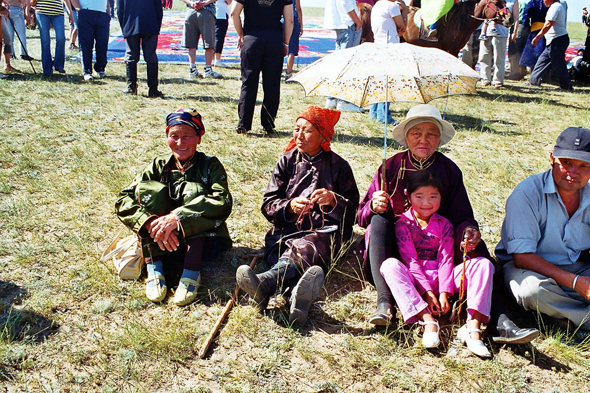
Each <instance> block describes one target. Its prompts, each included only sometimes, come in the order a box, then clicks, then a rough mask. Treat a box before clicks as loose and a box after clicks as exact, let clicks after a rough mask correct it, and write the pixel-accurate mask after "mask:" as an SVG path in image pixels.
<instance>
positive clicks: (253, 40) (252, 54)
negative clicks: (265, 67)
mask: <svg viewBox="0 0 590 393" xmlns="http://www.w3.org/2000/svg"><path fill="white" fill-rule="evenodd" d="M261 40H263V38H261V37H260V38H259V37H257V36H254V35H245V36H244V39H243V43H242V50H241V59H242V61H241V65H240V68H241V72H242V87H241V90H240V101H239V102H238V116H239V121H238V126H237V129H239V130H243V131H250V130H251V129H252V118H253V117H254V106H255V105H256V95H257V94H258V79H259V77H260V70H261V69H262V63H263V62H264V56H263V55H264V52H263V46H264V45H263V43H261V42H260V41H261Z"/></svg>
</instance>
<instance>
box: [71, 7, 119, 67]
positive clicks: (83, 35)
mask: <svg viewBox="0 0 590 393" xmlns="http://www.w3.org/2000/svg"><path fill="white" fill-rule="evenodd" d="M110 24H111V17H110V16H109V14H107V13H106V12H100V11H91V10H84V9H82V10H80V12H79V13H78V41H79V42H80V50H81V51H82V71H83V72H84V74H90V75H92V49H93V48H94V43H95V42H96V62H95V63H94V70H95V71H96V72H101V71H104V69H105V67H106V65H107V50H108V46H109V29H110Z"/></svg>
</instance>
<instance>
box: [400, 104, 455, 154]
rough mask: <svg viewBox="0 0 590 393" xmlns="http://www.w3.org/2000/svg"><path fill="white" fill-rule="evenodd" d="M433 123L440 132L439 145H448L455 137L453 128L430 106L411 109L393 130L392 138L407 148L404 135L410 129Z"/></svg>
mask: <svg viewBox="0 0 590 393" xmlns="http://www.w3.org/2000/svg"><path fill="white" fill-rule="evenodd" d="M425 122H428V123H434V124H436V126H437V127H438V129H439V130H440V145H439V146H442V145H444V144H445V143H448V142H449V141H450V140H451V139H453V136H455V127H453V126H452V125H451V123H449V122H448V121H446V120H443V119H442V116H441V115H440V112H439V110H438V109H436V107H434V106H432V105H430V104H420V105H416V106H415V107H413V108H411V109H410V110H409V111H408V113H407V114H406V118H405V119H404V121H402V122H401V123H399V124H398V125H397V126H395V128H394V129H393V138H394V139H395V140H396V141H397V143H399V144H400V145H402V146H405V147H407V146H408V144H407V142H406V134H407V133H408V131H409V130H410V128H412V127H414V126H415V125H416V124H420V123H425Z"/></svg>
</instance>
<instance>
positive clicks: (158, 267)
mask: <svg viewBox="0 0 590 393" xmlns="http://www.w3.org/2000/svg"><path fill="white" fill-rule="evenodd" d="M146 269H147V273H148V279H149V278H153V277H155V275H156V273H160V274H161V275H162V276H163V275H164V264H163V263H162V261H154V262H152V263H147V264H146ZM148 285H152V286H153V285H155V284H154V281H150V282H148ZM160 286H164V285H163V283H162V282H160Z"/></svg>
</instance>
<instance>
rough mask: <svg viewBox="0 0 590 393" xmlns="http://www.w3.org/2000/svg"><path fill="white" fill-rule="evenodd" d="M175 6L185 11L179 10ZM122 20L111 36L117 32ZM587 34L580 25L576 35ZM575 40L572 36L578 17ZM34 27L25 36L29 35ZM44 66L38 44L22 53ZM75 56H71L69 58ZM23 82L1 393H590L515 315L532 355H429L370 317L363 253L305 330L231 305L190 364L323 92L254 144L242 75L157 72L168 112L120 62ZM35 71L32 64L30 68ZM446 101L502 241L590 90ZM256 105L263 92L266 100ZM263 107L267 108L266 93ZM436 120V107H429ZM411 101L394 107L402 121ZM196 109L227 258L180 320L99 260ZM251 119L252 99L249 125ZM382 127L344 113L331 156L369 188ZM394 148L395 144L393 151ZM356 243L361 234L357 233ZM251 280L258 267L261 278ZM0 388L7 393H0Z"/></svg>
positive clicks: (338, 269) (573, 357) (1, 162)
mask: <svg viewBox="0 0 590 393" xmlns="http://www.w3.org/2000/svg"><path fill="white" fill-rule="evenodd" d="M177 6H178V2H177V5H176V7H177ZM114 24H115V23H114ZM579 25H580V26H581V24H579ZM571 31H572V39H575V40H578V41H581V40H582V39H583V34H584V31H583V30H582V29H581V28H577V27H575V26H574V24H572V29H571ZM35 34H37V35H35ZM29 43H30V44H29V45H30V49H31V53H32V55H33V56H34V57H36V58H40V51H39V40H38V32H33V34H32V36H31V39H30V40H29ZM67 54H68V56H72V55H74V53H73V52H71V51H68V53H67ZM13 65H14V66H16V67H17V68H19V69H21V70H24V71H25V72H26V73H25V74H21V75H12V76H11V77H10V78H9V79H6V80H1V81H0V119H1V120H0V125H1V131H0V132H1V134H0V387H2V388H4V391H7V392H185V393H188V392H191V393H197V392H199V393H204V392H318V393H319V392H325V393H328V392H389V391H393V392H406V391H408V392H422V391H428V392H587V391H589V390H590V345H589V343H588V341H587V340H586V341H580V340H579V339H577V338H576V337H574V336H573V335H572V334H571V332H566V331H564V330H561V329H559V328H557V327H555V326H552V325H545V324H543V323H542V321H540V320H538V318H537V316H536V315H535V314H534V313H525V312H523V311H519V310H518V309H517V313H516V319H517V321H518V322H519V323H520V324H521V325H523V326H539V327H540V328H541V329H542V335H541V337H539V338H538V339H537V340H535V341H534V342H533V343H532V344H531V345H521V346H514V347H493V350H494V358H493V359H492V360H485V361H484V360H481V359H479V358H476V357H474V356H472V355H470V354H469V353H468V351H467V350H466V349H464V348H461V347H460V346H458V345H457V343H456V342H455V341H454V340H453V333H454V331H455V328H454V327H453V326H451V325H447V326H444V327H443V335H444V336H445V340H444V345H443V346H441V348H440V349H439V350H435V351H427V350H425V349H423V348H421V347H420V345H419V342H420V340H417V338H419V333H418V332H417V329H415V328H414V327H411V326H404V325H403V324H399V325H396V326H393V327H392V328H390V329H389V330H380V329H379V330H377V329H375V328H374V327H373V326H372V325H370V324H369V323H368V321H367V320H368V316H369V315H370V313H371V312H372V310H373V308H374V303H375V299H376V296H375V290H374V288H373V287H371V286H370V285H369V284H366V283H365V282H363V281H362V280H360V279H359V274H360V273H359V271H360V267H359V266H360V263H361V262H360V259H359V256H358V254H357V253H356V252H354V249H355V246H353V247H352V249H353V251H351V252H350V253H349V255H348V257H347V258H346V259H342V260H339V261H338V262H337V264H336V266H335V267H334V269H333V270H332V271H331V272H330V274H329V275H328V278H327V280H326V282H325V284H324V290H323V291H322V294H321V297H320V301H318V302H317V303H316V304H315V305H314V307H313V308H312V312H311V316H310V321H309V323H308V324H307V325H306V326H304V327H295V326H290V325H289V324H288V322H287V320H286V318H285V317H286V315H287V314H286V312H288V310H287V309H286V308H285V306H284V303H283V302H281V299H276V301H273V302H271V309H270V311H269V312H268V313H267V314H266V315H260V314H258V313H257V312H256V311H255V310H254V309H253V308H252V307H250V306H248V303H247V301H246V299H245V297H243V295H242V296H241V297H240V300H239V305H238V306H236V307H235V308H234V309H233V311H232V312H231V314H230V316H229V319H228V322H227V324H226V325H225V326H224V328H223V329H222V331H221V334H220V336H219V338H218V340H217V341H216V343H215V344H214V345H213V346H212V348H211V351H210V353H209V355H208V357H207V358H206V359H203V360H202V359H199V357H198V356H197V354H198V352H199V349H200V347H201V344H202V342H203V341H204V339H205V337H206V336H207V334H208V332H209V330H210V329H211V328H212V326H213V324H214V323H215V320H216V318H217V316H218V315H219V314H220V312H221V310H222V308H223V307H224V305H225V303H226V301H227V300H228V299H229V297H230V296H231V292H232V291H233V288H234V286H235V269H236V268H237V266H238V265H240V264H242V263H246V260H243V259H242V256H244V255H247V254H249V253H252V252H258V251H260V250H261V247H262V244H263V237H264V234H265V233H266V231H267V230H268V228H269V224H268V222H266V220H265V219H264V218H263V216H262V215H261V214H260V212H259V209H260V205H261V201H262V193H263V192H264V190H265V189H266V186H267V182H268V179H269V175H270V173H271V171H272V169H273V167H274V165H275V163H276V161H277V159H278V157H279V156H280V154H281V152H282V151H283V149H284V146H285V145H286V144H287V142H288V140H289V139H290V133H291V132H290V130H291V127H292V125H293V123H294V121H295V119H296V117H297V115H298V114H299V113H300V112H301V111H302V110H303V109H304V108H305V107H306V106H307V105H309V104H319V105H321V104H322V102H323V100H322V99H321V98H318V97H308V98H305V97H303V90H302V89H301V87H300V86H299V85H296V84H283V85H282V87H281V94H282V98H281V106H280V112H279V115H278V118H277V128H278V130H279V132H278V134H277V135H276V136H272V137H271V136H267V135H265V134H264V131H263V130H262V128H261V127H260V126H259V117H258V113H256V115H255V119H254V127H253V131H252V132H251V133H250V134H248V135H236V134H235V133H234V131H233V128H234V126H235V125H236V124H237V101H238V94H239V88H240V80H239V77H240V75H239V69H238V68H231V69H222V70H221V72H222V73H223V74H224V77H225V78H224V79H223V80H220V81H210V80H202V79H201V80H189V79H188V78H187V76H188V75H187V74H188V67H187V66H179V65H162V66H160V82H161V85H160V88H161V90H162V91H163V92H164V93H165V97H164V98H163V99H148V98H147V97H146V94H147V87H146V86H145V66H143V65H140V67H139V75H140V78H142V79H141V81H140V94H139V95H138V96H126V95H123V94H122V93H121V90H122V89H123V88H124V86H125V83H124V75H125V69H124V65H123V64H121V63H111V64H109V65H108V67H107V72H108V74H109V76H110V77H109V78H108V79H104V80H95V81H94V82H93V83H86V82H84V81H83V79H82V75H81V72H80V65H79V64H73V63H68V64H66V70H67V75H65V76H61V75H56V76H53V77H52V78H49V79H45V78H42V77H40V76H34V75H32V72H31V71H30V68H29V66H28V64H27V63H25V62H23V61H20V60H15V61H14V64H13ZM35 67H36V68H37V69H38V70H39V69H40V67H41V65H40V63H39V62H37V63H35ZM478 90H479V91H478V95H474V96H454V97H451V98H450V99H449V100H448V107H447V119H448V120H449V121H451V122H452V123H453V124H454V125H455V127H456V128H457V134H456V136H455V138H454V139H453V140H452V141H451V142H450V143H449V144H448V145H446V146H444V148H443V149H442V151H443V152H444V153H445V154H446V155H448V156H449V157H450V158H451V159H453V160H454V161H455V162H456V163H457V164H458V165H459V167H460V168H461V169H462V170H463V175H464V179H465V184H466V187H467V190H468V192H469V195H470V199H471V202H472V204H473V207H474V210H475V213H476V218H477V219H478V221H479V223H480V226H481V230H482V235H483V238H484V240H485V241H486V243H487V244H488V247H489V248H490V250H493V248H494V246H495V244H496V243H497V241H498V239H499V233H500V226H501V223H502V219H503V214H504V202H505V200H506V197H507V196H508V195H509V194H510V192H511V190H512V189H513V188H514V187H515V185H516V184H518V183H519V182H520V181H521V180H523V179H524V178H525V177H527V176H529V175H531V174H534V173H538V172H541V171H544V170H546V169H547V168H548V167H549V152H550V151H551V149H552V146H553V144H554V142H555V138H556V136H557V135H558V134H559V132H560V131H561V130H563V129H564V128H565V127H567V126H585V127H589V126H590V111H589V109H588V107H589V104H590V87H588V86H576V91H575V92H574V93H569V92H568V93H566V92H560V91H558V90H556V89H555V87H554V86H551V85H547V86H544V87H542V88H540V89H531V88H530V87H527V86H526V85H525V84H524V82H517V83H513V82H509V81H507V83H506V88H504V89H500V90H499V89H494V88H479V89H478ZM260 94H261V93H260ZM260 97H261V96H260V95H259V98H260ZM432 103H433V104H434V105H436V106H437V107H438V108H439V109H441V110H442V109H443V108H444V106H445V99H437V100H435V101H434V102H432ZM411 106H412V104H408V103H394V104H393V105H392V111H393V115H394V117H396V118H397V119H401V118H403V116H404V115H405V112H406V111H407V110H408V109H409V108H410V107H411ZM181 107H195V108H197V109H198V110H199V112H200V113H201V114H202V116H203V121H204V124H205V127H206V134H205V136H204V138H203V143H202V145H201V146H200V150H202V151H204V152H206V153H207V154H210V155H215V156H217V157H218V158H219V159H220V160H221V162H222V163H223V164H224V166H225V168H226V170H227V171H228V176H229V181H230V188H231V191H232V194H233V197H234V202H235V203H234V209H233V212H232V215H231V216H230V218H229V220H228V226H229V229H230V232H231V235H232V238H233V240H234V248H233V249H232V250H231V251H229V252H227V253H225V254H224V255H222V257H221V258H220V259H219V260H218V261H217V262H216V263H215V264H210V265H208V266H207V268H206V269H205V270H204V272H203V284H202V288H201V290H200V296H199V299H198V300H197V301H196V302H195V303H193V304H191V305H190V306H187V307H184V308H179V307H176V306H174V305H173V304H172V303H168V299H167V300H166V301H164V302H163V303H162V304H152V303H151V302H149V301H148V300H147V299H146V298H145V295H144V283H143V278H142V279H140V280H138V281H136V282H133V281H126V282H124V281H121V280H119V279H118V277H117V275H116V273H115V271H114V268H113V266H112V265H111V263H110V262H108V263H101V262H99V258H100V256H101V254H102V252H103V250H104V249H105V248H106V246H107V245H108V244H109V243H110V241H111V239H112V238H113V237H114V235H115V234H116V233H117V232H118V231H119V229H120V228H121V224H120V223H119V222H118V220H117V218H116V217H115V214H114V209H113V204H114V202H115V199H116V196H117V194H118V192H119V191H120V190H121V189H123V188H124V187H125V186H127V185H128V184H129V183H130V181H131V179H132V177H133V176H134V174H135V173H137V172H138V171H139V170H140V169H142V168H143V167H144V166H145V165H146V164H147V163H148V162H149V161H150V160H151V159H152V158H153V157H154V156H156V155H158V154H163V153H166V152H167V150H168V148H167V146H166V144H165V140H164V119H165V116H166V115H167V114H168V113H169V112H170V111H172V110H175V109H177V108H181ZM258 110H259V106H257V112H258ZM382 133H383V130H382V126H380V125H378V124H376V123H373V122H372V121H371V120H369V119H368V116H367V115H366V114H350V113H344V114H343V115H342V118H341V120H340V122H339V123H338V125H337V127H336V136H335V139H334V142H333V149H334V150H335V151H336V152H337V153H338V154H340V155H341V156H343V157H344V158H346V159H347V160H348V161H349V162H350V163H351V165H352V167H353V169H354V175H355V178H356V181H357V183H358V185H359V189H360V190H361V193H363V192H364V191H365V190H366V188H367V186H368V184H369V183H370V181H371V178H372V177H373V175H374V172H375V171H376V169H377V167H378V165H379V164H380V161H381V154H382V145H381V143H382ZM397 151H398V150H397V148H396V146H394V145H393V143H392V144H391V145H390V146H389V154H394V153H396V152H397ZM357 233H358V234H360V233H362V232H361V230H360V229H359V230H357ZM258 268H259V269H260V268H261V266H259V267H258ZM0 390H1V389H0Z"/></svg>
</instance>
